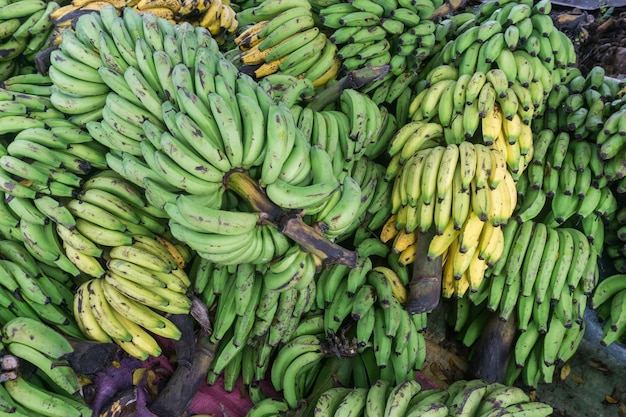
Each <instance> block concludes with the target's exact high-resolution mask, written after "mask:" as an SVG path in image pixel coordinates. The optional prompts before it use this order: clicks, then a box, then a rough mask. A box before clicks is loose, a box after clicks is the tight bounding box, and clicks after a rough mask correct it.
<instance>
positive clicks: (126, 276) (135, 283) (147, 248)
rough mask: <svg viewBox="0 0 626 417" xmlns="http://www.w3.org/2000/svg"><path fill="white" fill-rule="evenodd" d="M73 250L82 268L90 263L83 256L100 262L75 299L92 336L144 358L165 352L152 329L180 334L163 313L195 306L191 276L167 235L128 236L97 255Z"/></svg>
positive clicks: (84, 327) (85, 329) (80, 321)
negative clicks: (191, 290) (165, 237)
mask: <svg viewBox="0 0 626 417" xmlns="http://www.w3.org/2000/svg"><path fill="white" fill-rule="evenodd" d="M66 248H67V247H66ZM71 253H73V254H75V256H76V262H77V265H79V267H82V266H83V265H84V264H86V262H87V261H85V260H83V259H82V258H83V257H87V258H90V259H91V260H92V262H93V263H95V264H96V266H91V265H89V269H86V270H85V271H86V272H85V274H87V275H91V276H92V277H94V278H91V279H89V280H87V281H84V282H83V283H82V284H81V285H80V286H79V287H78V289H77V290H76V295H75V297H74V302H73V311H74V317H75V318H76V321H77V323H78V326H79V327H80V329H81V330H82V332H83V333H84V334H85V336H86V337H87V338H89V339H91V340H95V341H99V342H111V341H113V342H115V343H117V344H118V345H119V346H120V347H121V348H122V349H124V350H125V351H126V352H127V353H128V354H130V355H131V356H134V357H137V358H139V359H142V360H143V359H146V358H147V357H148V356H159V355H160V354H161V347H160V346H159V344H158V343H157V341H156V340H155V339H154V337H152V335H151V334H150V333H148V331H149V332H151V333H153V334H156V335H159V336H161V337H165V338H169V339H175V340H177V339H178V338H180V336H181V333H180V330H179V329H178V328H177V327H176V325H175V324H174V323H172V322H171V321H170V320H169V319H167V318H166V317H165V316H164V315H163V314H165V313H169V314H189V310H190V308H191V300H190V298H189V297H188V296H187V290H188V288H189V286H190V285H191V280H190V279H189V277H188V276H187V274H186V272H185V271H184V266H185V264H184V259H182V258H178V257H179V256H181V254H180V252H179V251H177V250H176V249H175V247H174V245H172V244H171V243H169V242H167V241H166V240H164V239H162V238H156V237H155V238H153V237H150V236H146V235H129V242H127V243H126V244H120V245H116V246H113V247H110V248H107V249H106V253H103V255H102V256H101V257H98V258H96V257H89V256H88V255H84V254H82V253H80V252H78V251H73V252H71ZM105 259H106V261H105Z"/></svg>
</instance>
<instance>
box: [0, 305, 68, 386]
mask: <svg viewBox="0 0 626 417" xmlns="http://www.w3.org/2000/svg"><path fill="white" fill-rule="evenodd" d="M2 343H3V345H4V349H5V350H6V351H7V352H9V353H10V354H12V355H14V356H16V357H18V358H20V360H24V361H27V362H30V363H31V364H33V365H35V366H36V367H37V368H39V369H40V370H41V372H43V373H45V374H46V375H47V376H48V377H49V378H50V380H51V381H52V382H54V383H55V384H56V385H58V387H59V388H61V389H62V390H63V391H65V393H67V394H69V395H75V394H77V393H78V392H79V391H80V384H79V381H78V377H77V376H76V374H75V373H74V370H73V369H72V367H71V366H70V365H69V363H68V362H67V360H65V359H64V356H65V355H68V354H69V353H71V352H73V350H74V349H73V348H72V346H71V345H70V344H69V342H68V341H67V339H66V338H65V337H64V336H62V335H61V334H60V333H58V332H56V331H55V330H54V329H53V328H52V327H50V326H48V325H46V324H44V323H42V322H41V321H39V320H34V319H31V318H28V317H18V318H15V319H13V320H11V321H9V322H7V323H5V324H4V325H3V326H2Z"/></svg>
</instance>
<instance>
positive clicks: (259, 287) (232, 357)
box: [190, 246, 323, 391]
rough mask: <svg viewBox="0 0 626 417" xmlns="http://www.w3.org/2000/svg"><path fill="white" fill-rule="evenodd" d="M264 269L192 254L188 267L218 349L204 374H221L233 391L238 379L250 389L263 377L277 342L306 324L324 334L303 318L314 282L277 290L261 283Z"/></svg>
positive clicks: (309, 306)
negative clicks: (209, 315) (210, 313)
mask: <svg viewBox="0 0 626 417" xmlns="http://www.w3.org/2000/svg"><path fill="white" fill-rule="evenodd" d="M294 247H297V246H294ZM268 269H269V267H265V266H259V265H253V264H251V263H239V264H238V265H236V266H225V265H221V264H214V263H212V262H210V261H207V260H206V259H205V258H202V257H196V258H195V260H194V262H193V264H192V266H191V271H190V278H191V280H192V285H193V289H194V292H195V293H197V294H198V296H199V298H200V300H202V302H203V303H204V304H205V305H206V306H207V307H208V308H209V309H210V310H212V311H214V316H213V318H212V320H211V322H212V323H213V330H212V333H211V336H210V340H211V342H212V343H215V344H216V345H217V350H216V354H215V359H214V360H213V362H212V363H211V367H210V369H209V374H208V376H207V378H208V382H209V383H211V384H214V383H215V382H216V380H217V378H218V377H219V376H223V377H224V384H225V387H226V389H230V390H232V387H233V386H234V382H235V381H236V380H237V379H238V378H239V377H242V378H243V383H244V384H245V385H246V386H247V387H254V386H255V385H258V383H259V381H261V380H264V379H265V374H266V372H267V370H268V369H269V368H270V366H271V363H272V361H271V360H270V358H271V357H272V356H273V355H274V353H275V352H276V349H277V348H278V346H280V345H282V344H285V343H287V342H288V341H289V340H290V338H291V337H292V336H293V335H294V334H295V332H298V331H299V332H303V331H304V328H305V327H306V328H308V329H309V330H307V331H308V332H310V331H311V329H314V328H315V329H317V330H316V331H319V332H320V333H322V334H323V327H322V321H321V320H309V321H307V320H304V319H303V317H304V316H305V315H307V313H308V312H310V311H311V310H312V308H313V307H314V301H315V281H311V282H310V283H309V284H308V285H307V286H305V287H303V288H300V289H298V288H291V289H284V290H280V291H277V290H274V289H272V288H270V287H269V286H268V285H267V284H266V274H267V270H268ZM305 322H306V324H303V323H305ZM297 329H299V330H297ZM250 389H251V391H252V388H250Z"/></svg>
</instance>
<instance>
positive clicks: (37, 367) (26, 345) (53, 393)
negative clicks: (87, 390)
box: [0, 316, 92, 416]
mask: <svg viewBox="0 0 626 417" xmlns="http://www.w3.org/2000/svg"><path fill="white" fill-rule="evenodd" d="M2 344H3V356H2V362H3V363H6V364H15V368H14V369H12V370H9V369H7V370H6V372H5V370H4V369H3V374H2V376H3V378H5V379H4V380H3V383H2V391H3V393H2V396H0V409H1V410H2V412H3V413H5V414H11V415H15V416H28V415H33V413H37V414H40V413H43V414H44V415H52V413H54V414H56V415H67V416H80V415H91V413H92V411H91V409H90V408H89V407H88V406H87V405H86V404H85V401H84V399H83V398H82V397H81V396H80V391H81V385H80V382H79V379H78V376H77V375H76V373H75V372H74V369H72V367H71V366H70V364H69V362H68V361H67V359H66V358H65V357H66V355H68V354H71V353H72V352H73V350H74V349H73V348H72V346H71V345H70V344H69V342H68V341H67V339H65V337H63V336H62V335H61V334H60V333H57V332H56V331H55V330H54V329H53V328H52V327H49V326H47V325H45V324H44V323H42V322H41V321H39V320H38V319H31V318H28V317H26V316H20V317H16V318H14V319H12V320H10V321H9V322H7V323H5V324H4V325H3V327H2ZM30 366H32V367H33V368H34V370H31V371H30V372H28V373H27V371H26V369H29V367H30Z"/></svg>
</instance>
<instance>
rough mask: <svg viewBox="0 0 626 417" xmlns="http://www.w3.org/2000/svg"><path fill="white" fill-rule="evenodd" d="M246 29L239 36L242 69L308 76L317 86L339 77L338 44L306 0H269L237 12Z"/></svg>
mask: <svg viewBox="0 0 626 417" xmlns="http://www.w3.org/2000/svg"><path fill="white" fill-rule="evenodd" d="M237 18H238V19H239V20H240V22H241V24H242V25H247V26H246V27H245V29H244V30H243V31H242V32H241V33H240V34H239V35H238V36H237V37H236V38H235V45H237V46H238V48H239V50H240V51H242V52H241V55H240V58H239V59H240V60H241V63H242V64H243V65H242V66H241V67H240V69H241V71H242V72H244V73H247V74H250V75H254V77H255V78H256V79H261V78H263V77H266V76H268V75H270V74H275V73H277V74H284V75H290V76H293V77H298V78H304V79H306V80H308V81H310V82H311V83H312V86H313V87H314V88H318V87H322V86H324V85H325V84H326V83H328V82H329V81H332V80H334V79H335V78H336V76H337V74H338V73H339V70H340V68H341V61H340V60H339V59H338V57H337V47H336V46H335V45H334V44H333V43H332V42H331V41H330V40H329V39H328V38H327V36H326V34H325V33H324V32H322V31H321V30H320V28H319V27H317V26H316V22H315V21H314V19H313V11H312V10H311V5H310V4H309V3H308V2H307V1H305V0H292V1H290V2H285V1H277V0H266V1H264V2H261V3H259V4H258V5H257V6H255V7H251V8H246V9H243V10H242V11H240V12H239V13H238V14H237Z"/></svg>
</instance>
